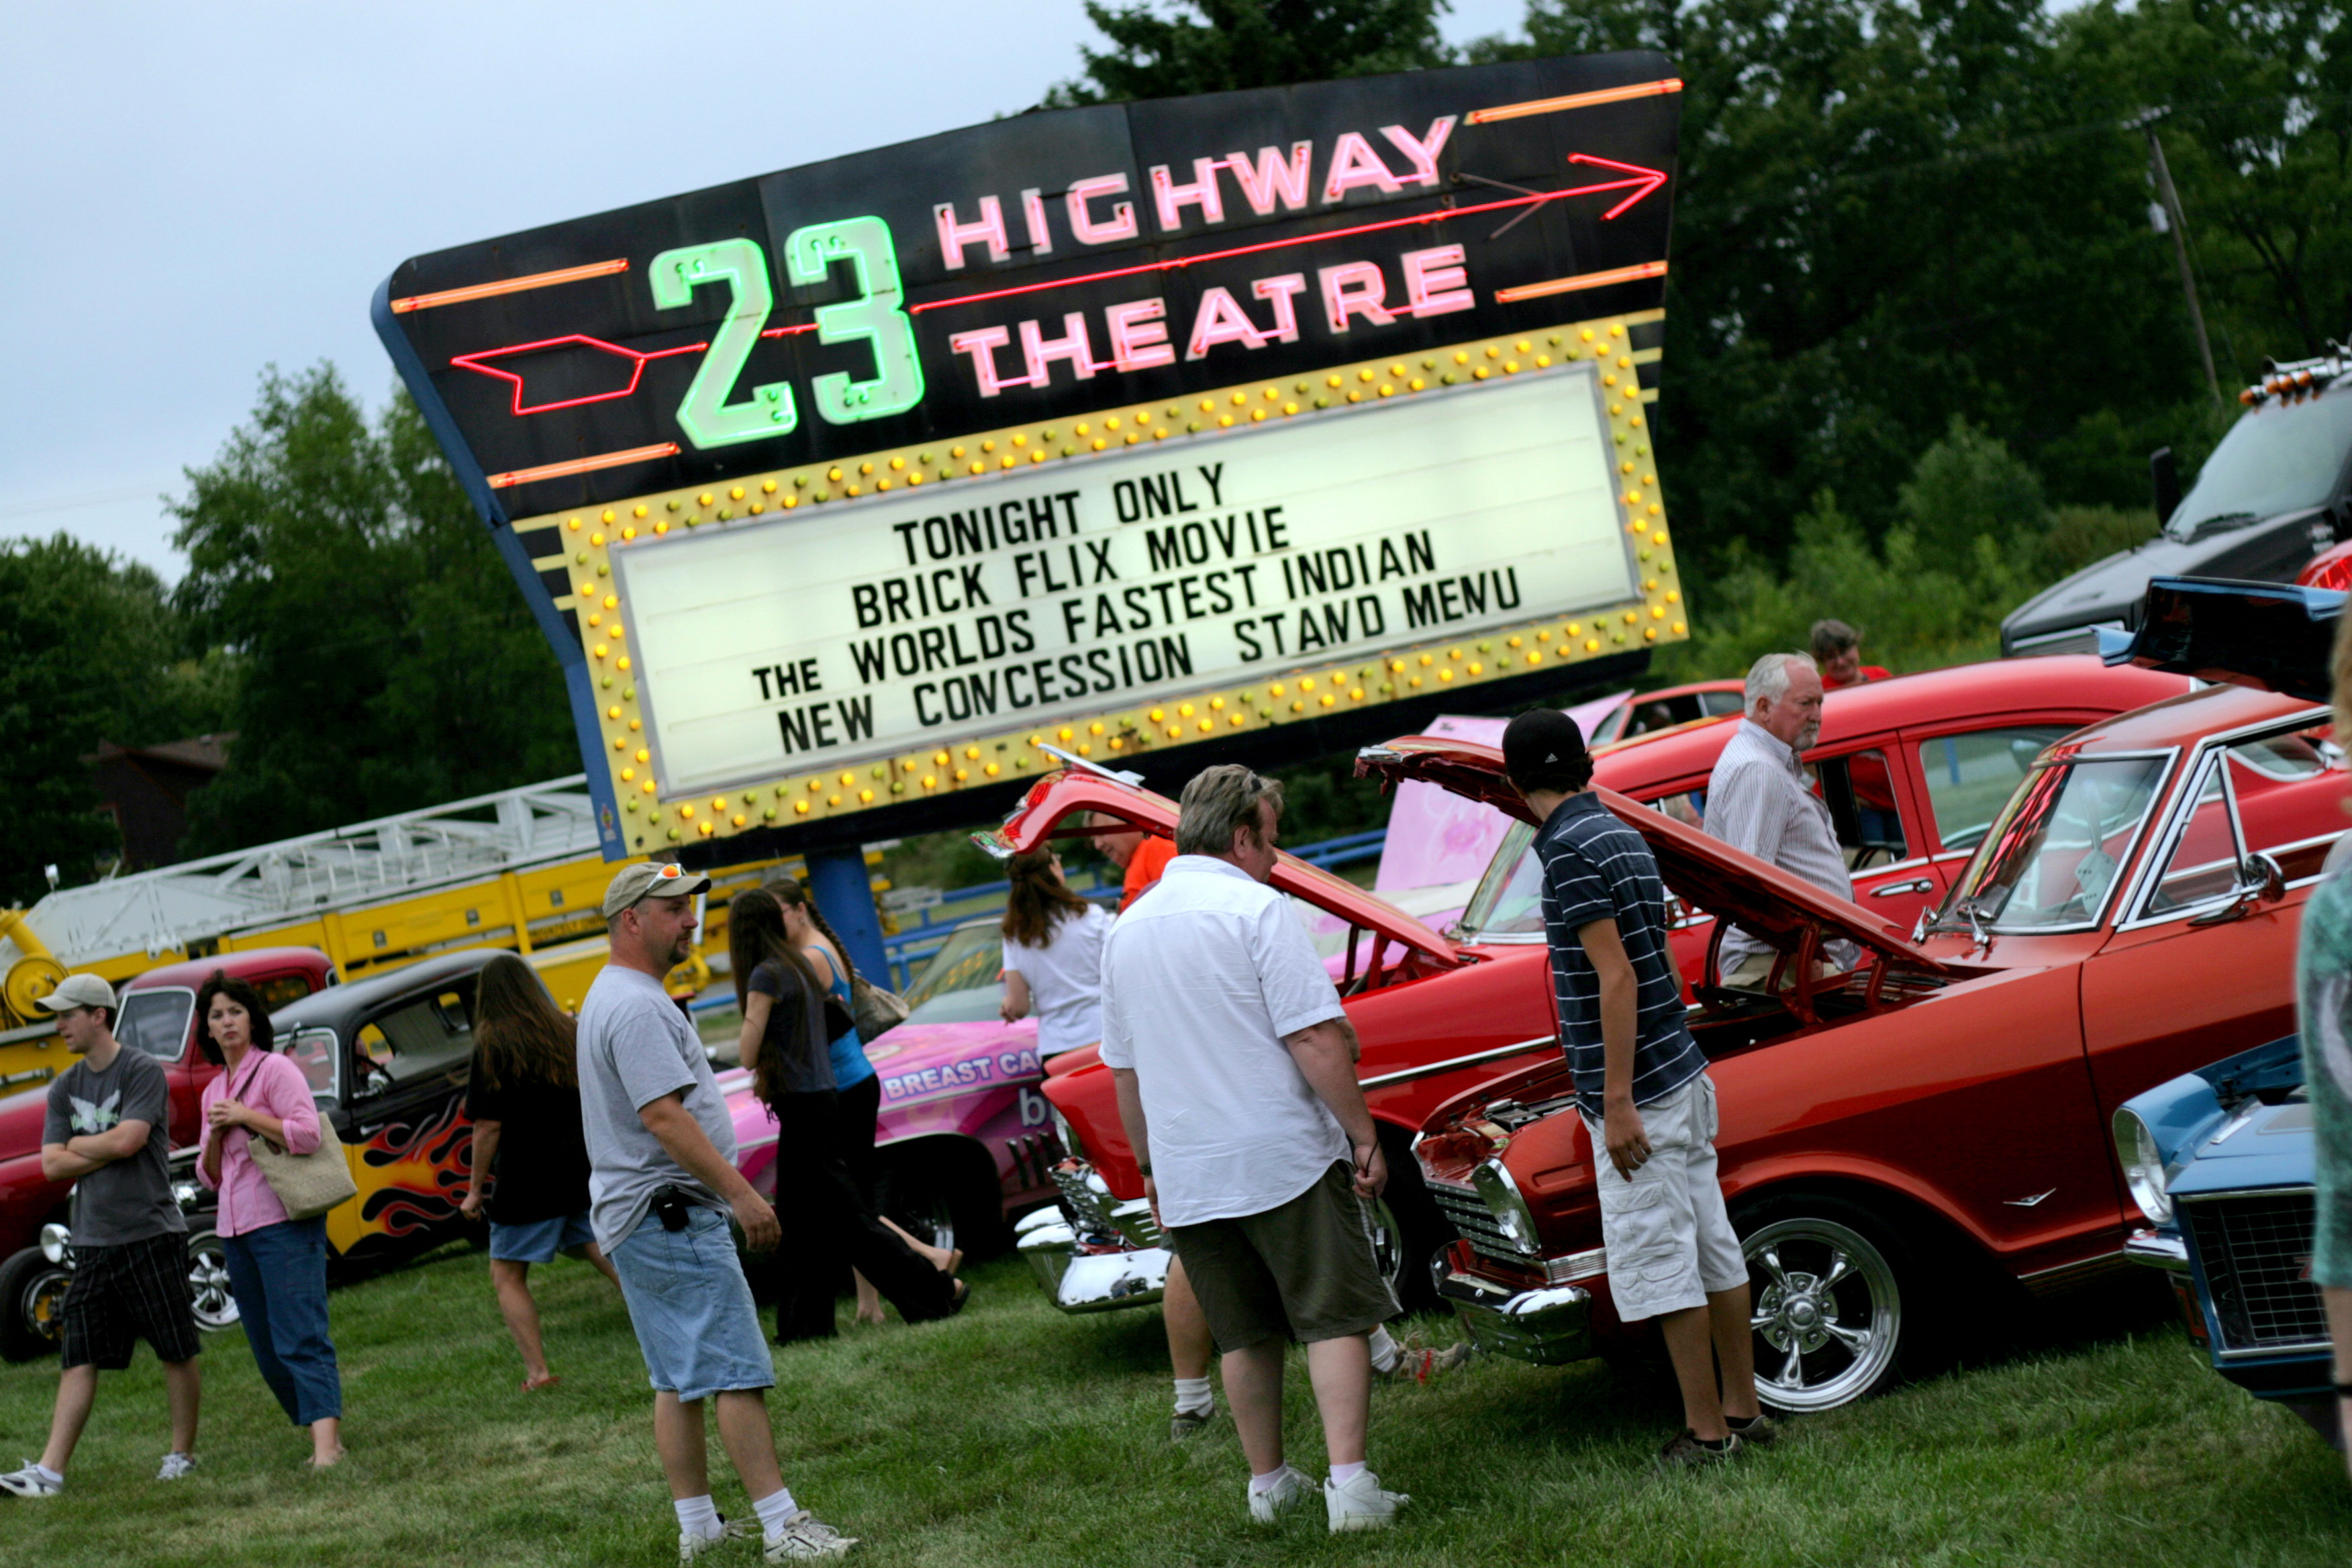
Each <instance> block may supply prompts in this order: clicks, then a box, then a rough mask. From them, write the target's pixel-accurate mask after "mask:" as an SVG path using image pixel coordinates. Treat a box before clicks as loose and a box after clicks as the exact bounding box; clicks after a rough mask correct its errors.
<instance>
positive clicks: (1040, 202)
mask: <svg viewBox="0 0 2352 1568" xmlns="http://www.w3.org/2000/svg"><path fill="white" fill-rule="evenodd" d="M1021 216H1022V218H1023V219H1024V221H1025V222H1026V223H1027V224H1028V225H1029V254H1030V255H1032V256H1045V255H1048V254H1050V253H1051V252H1052V250H1053V248H1054V234H1053V231H1052V230H1051V229H1049V228H1047V227H1046V226H1045V193H1044V192H1042V191H1034V190H1031V191H1024V192H1022V193H1021Z"/></svg>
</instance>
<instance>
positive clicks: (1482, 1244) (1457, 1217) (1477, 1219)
mask: <svg viewBox="0 0 2352 1568" xmlns="http://www.w3.org/2000/svg"><path fill="white" fill-rule="evenodd" d="M1425 1185H1426V1186H1427V1187H1428V1188H1429V1195H1430V1196H1431V1197H1433V1198H1435V1199H1436V1200H1437V1212H1438V1213H1440V1214H1442V1215H1444V1216H1445V1218H1446V1221H1447V1223H1448V1224H1450V1225H1452V1226H1454V1229H1455V1230H1457V1231H1459V1232H1461V1234H1462V1239H1463V1240H1465V1241H1466V1242H1468V1243H1469V1244H1470V1250H1472V1251H1473V1252H1475V1253H1476V1254H1477V1255H1478V1256H1479V1257H1481V1258H1486V1259H1488V1260H1489V1261H1491V1262H1495V1263H1507V1264H1509V1265H1510V1266H1511V1267H1512V1268H1527V1267H1528V1259H1527V1258H1526V1257H1525V1256H1524V1255H1523V1254H1522V1253H1521V1252H1520V1251H1519V1249H1518V1248H1517V1247H1513V1246H1512V1245H1511V1244H1510V1241H1509V1239H1508V1238H1507V1237H1505V1236H1504V1235H1503V1227H1502V1226H1500V1225H1499V1224H1497V1223H1496V1219H1495V1213H1494V1211H1493V1210H1492V1209H1489V1208H1488V1207H1487V1206H1486V1200H1485V1199H1483V1198H1481V1197H1480V1196H1479V1195H1478V1194H1477V1193H1476V1192H1475V1191H1474V1190H1473V1189H1471V1188H1469V1187H1455V1186H1449V1185H1447V1184H1444V1183H1442V1182H1428V1183H1425Z"/></svg>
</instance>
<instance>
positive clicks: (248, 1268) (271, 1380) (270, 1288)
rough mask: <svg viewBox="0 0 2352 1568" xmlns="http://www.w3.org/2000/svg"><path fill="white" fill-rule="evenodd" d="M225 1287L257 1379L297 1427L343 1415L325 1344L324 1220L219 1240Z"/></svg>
mask: <svg viewBox="0 0 2352 1568" xmlns="http://www.w3.org/2000/svg"><path fill="white" fill-rule="evenodd" d="M221 1250H222V1251H223V1252H224V1253H225V1254H226V1261H227V1263H228V1288H229V1289H230V1291H231V1292H232V1293H233V1294H234V1295H235V1296H236V1310H237V1316H238V1318H239V1319H240V1320H241V1321H243V1322H244V1324H245V1339H246V1342H247V1344H249V1345H251V1346H252V1347H253V1363H254V1364H255V1365H256V1366H257V1367H259V1368H260V1369H261V1381H262V1382H264V1383H266V1384H268V1385H269V1392H270V1393H272V1394H276V1395H277V1396H278V1404H279V1405H283V1406H284V1407H285V1410H286V1415H287V1416H288V1418H289V1419H290V1420H291V1421H292V1422H293V1423H294V1425H295V1426H309V1425H310V1423H311V1422H313V1421H323V1420H326V1419H327V1418H329V1417H331V1416H341V1415H342V1413H343V1381H342V1377H341V1373H338V1372H337V1371H336V1369H335V1347H334V1344H333V1342H331V1341H330V1340H329V1339H328V1338H327V1220H326V1216H325V1215H320V1216H319V1217H318V1218H316V1219H289V1220H286V1221H283V1222H281V1223H279V1224H278V1225H265V1226H262V1227H261V1228H260V1229H259V1230H249V1231H247V1232H246V1233H245V1234H244V1235H243V1236H225V1237H221Z"/></svg>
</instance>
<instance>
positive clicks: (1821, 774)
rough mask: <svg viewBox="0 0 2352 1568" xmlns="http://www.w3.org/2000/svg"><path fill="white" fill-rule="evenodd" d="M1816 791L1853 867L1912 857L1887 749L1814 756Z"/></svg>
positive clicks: (1854, 868)
mask: <svg viewBox="0 0 2352 1568" xmlns="http://www.w3.org/2000/svg"><path fill="white" fill-rule="evenodd" d="M1813 789H1814V792H1815V793H1816V794H1818V795H1820V796H1821V797H1822V800H1823V801H1825V802H1827V803H1828V805H1829V808H1830V822H1831V825H1832V826H1834V827H1835V828H1836V830H1837V839H1838V847H1839V848H1840V849H1843V851H1844V852H1845V863H1846V868H1847V869H1848V870H1850V871H1867V870H1869V869H1871V868H1873V867H1876V866H1891V865H1893V864H1894V863H1895V861H1897V860H1903V859H1907V858H1910V854H1911V849H1910V845H1909V843H1908V841H1907V840H1906V837H1905V836H1904V832H1903V815H1902V813H1901V811H1900V810H1899V809H1898V808H1897V807H1896V805H1895V774H1894V772H1893V770H1892V769H1890V768H1889V767H1888V766H1887V765H1886V753H1885V752H1879V751H1869V752H1847V753H1846V754H1845V755H1843V756H1842V757H1822V758H1819V759H1817V760H1815V761H1814V763H1813Z"/></svg>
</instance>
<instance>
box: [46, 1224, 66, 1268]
mask: <svg viewBox="0 0 2352 1568" xmlns="http://www.w3.org/2000/svg"><path fill="white" fill-rule="evenodd" d="M72 1246H73V1233H72V1232H70V1231H68V1229H66V1227H65V1226H61V1225H57V1224H50V1225H45V1226H42V1227H41V1256H42V1257H44V1258H47V1259H48V1260H49V1261H50V1262H52V1263H63V1262H64V1261H65V1260H66V1255H67V1254H68V1252H69V1251H70V1250H71V1248H72Z"/></svg>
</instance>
